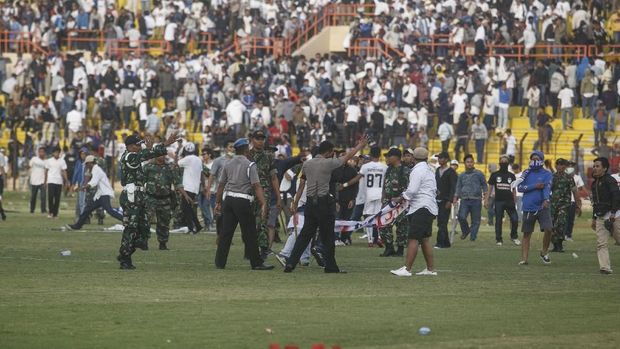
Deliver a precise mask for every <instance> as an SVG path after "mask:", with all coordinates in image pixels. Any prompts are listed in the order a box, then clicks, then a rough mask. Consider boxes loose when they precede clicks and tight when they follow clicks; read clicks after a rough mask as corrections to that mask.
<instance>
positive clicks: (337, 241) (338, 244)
mask: <svg viewBox="0 0 620 349" xmlns="http://www.w3.org/2000/svg"><path fill="white" fill-rule="evenodd" d="M334 245H336V246H345V244H344V242H342V241H340V240H336V241H335V242H334Z"/></svg>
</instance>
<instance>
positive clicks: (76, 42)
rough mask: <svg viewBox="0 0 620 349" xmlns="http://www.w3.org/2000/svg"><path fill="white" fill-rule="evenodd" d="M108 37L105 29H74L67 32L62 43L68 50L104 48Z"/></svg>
mask: <svg viewBox="0 0 620 349" xmlns="http://www.w3.org/2000/svg"><path fill="white" fill-rule="evenodd" d="M105 41H106V38H105V37H104V31H103V30H88V29H74V30H70V31H69V32H67V36H66V37H63V38H62V40H61V41H60V45H61V46H64V47H66V48H67V49H68V50H88V51H91V50H93V49H96V50H101V49H103V46H104V43H105Z"/></svg>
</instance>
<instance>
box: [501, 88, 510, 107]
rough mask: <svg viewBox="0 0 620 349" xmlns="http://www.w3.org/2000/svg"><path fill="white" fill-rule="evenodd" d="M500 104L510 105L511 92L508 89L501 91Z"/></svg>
mask: <svg viewBox="0 0 620 349" xmlns="http://www.w3.org/2000/svg"><path fill="white" fill-rule="evenodd" d="M499 102H500V103H503V104H509V103H510V92H509V91H508V89H504V90H502V89H501V88H500V89H499Z"/></svg>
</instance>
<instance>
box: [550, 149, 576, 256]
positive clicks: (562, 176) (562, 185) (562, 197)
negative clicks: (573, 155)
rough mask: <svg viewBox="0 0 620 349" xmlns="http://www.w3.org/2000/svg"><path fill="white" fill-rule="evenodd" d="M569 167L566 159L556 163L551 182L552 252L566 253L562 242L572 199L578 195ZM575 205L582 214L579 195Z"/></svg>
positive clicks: (558, 160)
mask: <svg viewBox="0 0 620 349" xmlns="http://www.w3.org/2000/svg"><path fill="white" fill-rule="evenodd" d="M567 166H568V160H566V159H562V158H560V159H557V160H556V161H555V169H556V172H555V173H554V174H553V180H552V181H551V220H552V221H553V231H552V232H553V234H552V235H551V242H552V243H553V250H551V252H564V247H563V246H562V242H563V241H564V233H565V231H566V224H567V222H568V213H569V211H570V205H571V197H572V195H573V194H577V186H576V185H575V180H574V179H573V176H572V175H569V174H567V173H566V167H567ZM575 203H576V208H575V209H576V212H580V211H581V199H580V198H579V197H578V196H577V195H575Z"/></svg>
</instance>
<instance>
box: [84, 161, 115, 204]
mask: <svg viewBox="0 0 620 349" xmlns="http://www.w3.org/2000/svg"><path fill="white" fill-rule="evenodd" d="M91 175H92V177H91V178H90V181H89V182H88V185H89V186H91V187H92V188H97V192H95V196H94V199H95V200H98V199H99V198H100V197H102V196H109V197H110V198H113V197H114V189H112V185H110V181H109V180H108V176H107V175H106V174H105V171H103V169H102V168H101V167H99V165H97V164H95V166H93V169H92V170H91Z"/></svg>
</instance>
